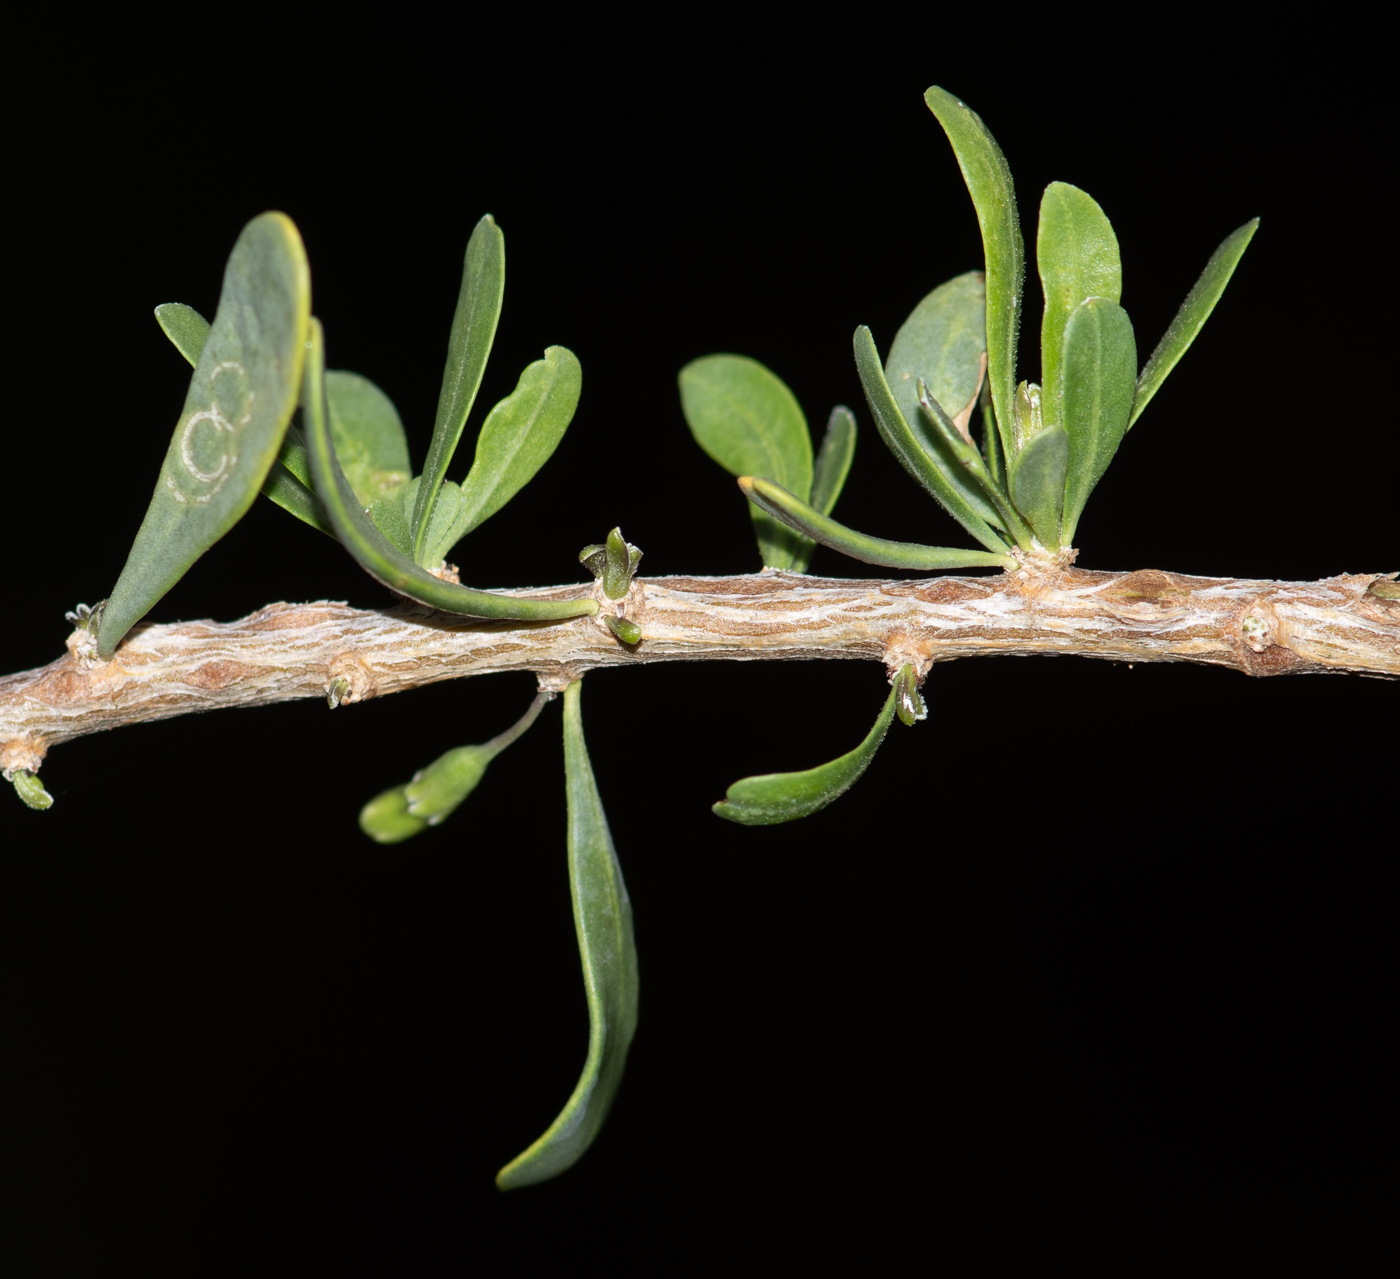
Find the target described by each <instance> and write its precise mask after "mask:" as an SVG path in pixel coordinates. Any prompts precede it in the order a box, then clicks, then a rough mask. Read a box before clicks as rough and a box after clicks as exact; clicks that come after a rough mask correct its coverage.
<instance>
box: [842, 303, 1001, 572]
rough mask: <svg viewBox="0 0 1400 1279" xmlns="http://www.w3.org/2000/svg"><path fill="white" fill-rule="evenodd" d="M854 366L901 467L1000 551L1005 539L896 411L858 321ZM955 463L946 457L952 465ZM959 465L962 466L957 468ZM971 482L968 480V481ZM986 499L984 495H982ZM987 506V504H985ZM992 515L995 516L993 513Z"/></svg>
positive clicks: (875, 354)
mask: <svg viewBox="0 0 1400 1279" xmlns="http://www.w3.org/2000/svg"><path fill="white" fill-rule="evenodd" d="M854 345H855V354H856V369H857V371H858V372H859V373H860V381H861V385H862V386H863V387H864V388H865V398H866V401H867V403H869V405H870V413H871V416H872V417H873V418H874V419H875V426H876V429H877V430H878V431H879V432H880V438H881V439H882V440H884V441H885V444H886V445H887V446H888V448H889V450H890V452H891V453H893V454H894V455H895V457H896V458H898V459H899V461H900V463H901V464H902V465H903V467H904V469H905V470H906V471H908V472H909V474H910V475H912V476H913V477H914V478H915V479H916V480H917V481H918V482H919V483H920V484H922V485H923V487H924V488H925V489H927V490H928V491H929V492H930V493H931V494H932V495H933V496H934V498H936V499H937V501H938V503H939V505H940V506H942V507H943V509H944V510H945V511H947V512H948V514H949V515H951V516H952V517H953V518H954V519H955V520H957V522H958V523H959V524H961V525H962V526H963V528H965V529H966V530H967V531H968V532H969V533H971V534H972V536H973V537H975V538H976V539H977V540H978V541H979V542H981V543H982V545H983V546H985V547H986V548H987V549H988V550H989V551H992V552H994V553H996V554H1002V553H1003V552H1005V550H1006V541H1005V540H1004V539H1003V538H1001V537H1000V536H998V534H997V533H995V532H994V531H993V529H992V526H991V525H990V524H989V523H988V522H987V521H986V520H985V519H983V517H982V516H981V515H980V514H979V513H978V511H977V510H974V509H973V506H972V504H971V503H970V502H969V501H968V499H967V498H966V497H965V496H964V494H963V491H962V489H961V488H955V487H954V486H953V483H952V482H951V481H950V480H949V478H948V476H947V474H946V473H945V472H944V470H943V469H941V468H940V467H939V465H938V464H937V463H936V462H935V461H934V459H933V457H932V456H931V455H930V452H929V449H928V446H927V445H926V443H925V442H924V441H923V440H921V439H920V438H919V437H918V436H916V435H915V434H914V432H913V430H912V429H911V428H910V426H909V423H908V422H907V421H905V418H904V414H903V413H901V412H900V411H899V404H898V403H897V402H896V400H895V398H894V395H893V393H892V392H891V391H890V387H889V383H888V382H886V381H885V370H884V368H883V367H882V366H881V364H880V354H879V352H878V351H877V350H876V349H875V339H874V338H873V337H871V336H870V330H869V329H867V328H866V327H865V325H863V324H862V325H861V326H860V328H858V329H857V330H856V334H855V342H854ZM957 465H958V463H956V462H955V461H953V460H952V459H949V460H948V466H949V468H950V469H951V467H953V466H957ZM960 469H961V468H960ZM969 482H970V481H969ZM983 501H984V503H985V499H983ZM988 509H989V510H990V507H988ZM993 518H997V517H996V516H995V515H994V516H993Z"/></svg>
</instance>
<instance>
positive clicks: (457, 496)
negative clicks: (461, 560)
mask: <svg viewBox="0 0 1400 1279" xmlns="http://www.w3.org/2000/svg"><path fill="white" fill-rule="evenodd" d="M422 480H423V477H422V476H421V475H418V476H415V477H414V478H413V479H412V480H410V481H409V483H408V487H407V488H406V489H405V490H404V495H403V508H402V509H403V511H404V514H405V516H407V515H408V514H410V513H411V512H412V511H413V509H414V507H415V506H416V505H417V498H418V486H419V485H420V484H421V483H422ZM441 489H442V491H441V492H440V493H439V494H438V498H437V501H436V502H434V503H433V522H432V524H431V525H429V527H428V539H427V541H426V542H425V543H424V545H425V547H426V550H425V551H424V555H423V563H424V565H425V566H426V567H428V568H436V567H437V566H438V565H439V564H441V563H442V562H443V559H444V557H445V556H446V555H447V552H448V551H450V550H451V549H452V546H453V543H455V542H456V541H457V538H456V537H454V536H453V533H452V528H453V525H454V524H455V523H456V522H457V519H458V517H459V516H460V515H461V514H462V490H461V488H460V487H459V486H458V485H456V484H454V483H453V482H452V481H451V480H443V482H442V484H441ZM376 509H377V508H376ZM385 514H386V515H387V512H385ZM376 523H378V521H376ZM389 540H390V541H393V540H394V539H393V538H392V537H391V538H390V539H389Z"/></svg>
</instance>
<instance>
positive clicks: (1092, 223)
mask: <svg viewBox="0 0 1400 1279" xmlns="http://www.w3.org/2000/svg"><path fill="white" fill-rule="evenodd" d="M1035 256H1036V263H1037V265H1038V266H1039V268H1040V283H1041V289H1042V291H1043V292H1044V294H1045V313H1044V315H1043V316H1042V317H1041V321H1040V387H1041V408H1042V412H1043V413H1044V415H1045V421H1046V422H1048V423H1049V422H1054V423H1059V422H1061V421H1062V420H1063V419H1062V415H1061V409H1060V367H1061V364H1062V362H1063V359H1064V346H1065V326H1066V325H1067V324H1068V323H1069V317H1070V316H1071V315H1073V314H1074V311H1075V309H1076V308H1077V307H1078V306H1079V305H1080V303H1082V302H1084V301H1086V300H1087V299H1089V298H1107V299H1108V300H1109V301H1110V302H1117V301H1118V300H1119V299H1120V298H1121V297H1122V295H1123V265H1122V263H1121V261H1120V260H1119V257H1118V237H1117V236H1116V235H1115V234H1114V233H1113V227H1112V225H1111V224H1110V223H1109V220H1108V218H1106V217H1105V216H1104V211H1103V210H1102V209H1101V208H1099V206H1098V204H1097V203H1095V201H1094V200H1093V198H1092V197H1091V196H1089V195H1087V194H1085V193H1084V192H1083V191H1081V190H1080V189H1079V188H1078V187H1072V186H1070V184H1069V183H1068V182H1052V183H1051V184H1050V185H1049V186H1048V187H1046V188H1045V195H1044V196H1043V197H1042V198H1041V201H1040V227H1039V229H1038V231H1037V232H1036V240H1035ZM1042 540H1043V539H1042Z"/></svg>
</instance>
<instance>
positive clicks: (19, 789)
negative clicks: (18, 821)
mask: <svg viewBox="0 0 1400 1279" xmlns="http://www.w3.org/2000/svg"><path fill="white" fill-rule="evenodd" d="M6 777H8V778H9V780H10V781H11V782H13V783H14V788H15V794H17V795H18V796H19V797H20V799H22V800H24V802H25V803H26V804H27V805H28V806H29V807H30V808H35V809H38V810H39V811H40V812H42V811H43V810H44V809H46V808H52V807H53V796H52V795H50V794H49V793H48V791H46V790H45V789H44V784H43V782H41V781H40V780H39V775H38V774H37V773H26V772H25V771H24V770H23V769H22V768H20V769H16V770H15V771H14V772H13V773H7V774H6Z"/></svg>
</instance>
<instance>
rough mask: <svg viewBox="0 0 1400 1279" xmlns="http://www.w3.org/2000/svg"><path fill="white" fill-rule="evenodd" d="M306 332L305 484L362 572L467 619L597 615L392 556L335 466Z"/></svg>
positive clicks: (579, 602)
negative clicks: (476, 586) (484, 587)
mask: <svg viewBox="0 0 1400 1279" xmlns="http://www.w3.org/2000/svg"><path fill="white" fill-rule="evenodd" d="M307 332H308V334H309V338H308V341H307V344H306V373H305V386H304V388H303V391H302V410H303V412H304V414H305V420H306V451H307V456H308V459H309V460H310V463H311V479H312V482H313V483H314V484H315V486H316V496H317V497H319V498H320V499H321V504H322V506H324V507H325V510H326V514H327V516H328V517H329V518H330V521H331V524H332V526H333V527H334V529H335V534H336V536H337V537H338V538H339V539H340V540H341V542H342V543H343V544H344V546H345V549H346V550H348V551H349V552H350V554H351V555H352V556H354V558H355V561H356V562H357V563H358V564H359V566H360V567H361V568H362V569H364V570H365V572H367V573H368V574H369V575H370V576H371V577H373V578H374V579H375V580H376V581H379V582H382V583H383V584H384V585H385V586H387V587H388V588H389V589H390V590H392V591H398V592H399V594H401V595H406V596H408V597H409V598H410V599H414V600H417V601H418V602H419V603H421V604H427V605H430V606H431V607H433V608H440V609H442V610H443V611H445V612H448V613H460V614H463V615H465V616H467V617H493V618H514V619H517V620H520V621H538V622H554V621H563V620H564V619H566V618H570V617H583V616H588V617H591V616H593V615H594V614H596V613H597V611H598V605H597V603H596V602H595V601H593V600H591V599H573V600H541V599H528V598H525V599H522V598H520V597H518V596H510V595H495V594H492V593H491V592H489V591H474V590H471V589H469V588H468V587H465V586H457V585H455V584H454V583H452V582H445V581H443V580H442V579H441V578H439V577H435V576H433V574H431V573H429V572H428V570H427V569H425V568H423V567H421V566H420V565H418V564H416V563H414V562H413V561H412V560H411V559H409V558H407V557H406V556H405V555H403V554H402V553H401V552H400V551H398V550H397V549H396V548H395V547H394V545H393V543H391V542H390V541H389V540H388V538H386V537H385V535H384V534H383V533H381V532H380V531H379V529H378V528H377V527H376V526H375V525H374V523H373V521H371V520H370V518H369V516H368V515H367V514H366V513H365V511H364V509H363V508H362V507H361V506H360V503H359V501H358V500H357V499H356V497H355V494H354V492H353V491H352V490H351V488H350V482H349V481H348V480H347V479H346V478H345V474H344V472H343V471H342V470H341V469H340V464H339V463H338V462H337V461H336V458H335V444H334V442H333V440H332V439H331V430H330V414H329V411H328V410H327V408H326V391H325V376H326V374H325V354H324V352H325V346H324V339H323V337H322V333H321V325H320V322H319V321H318V320H316V319H314V318H313V319H312V320H311V322H310V324H309V326H308V329H307Z"/></svg>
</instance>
